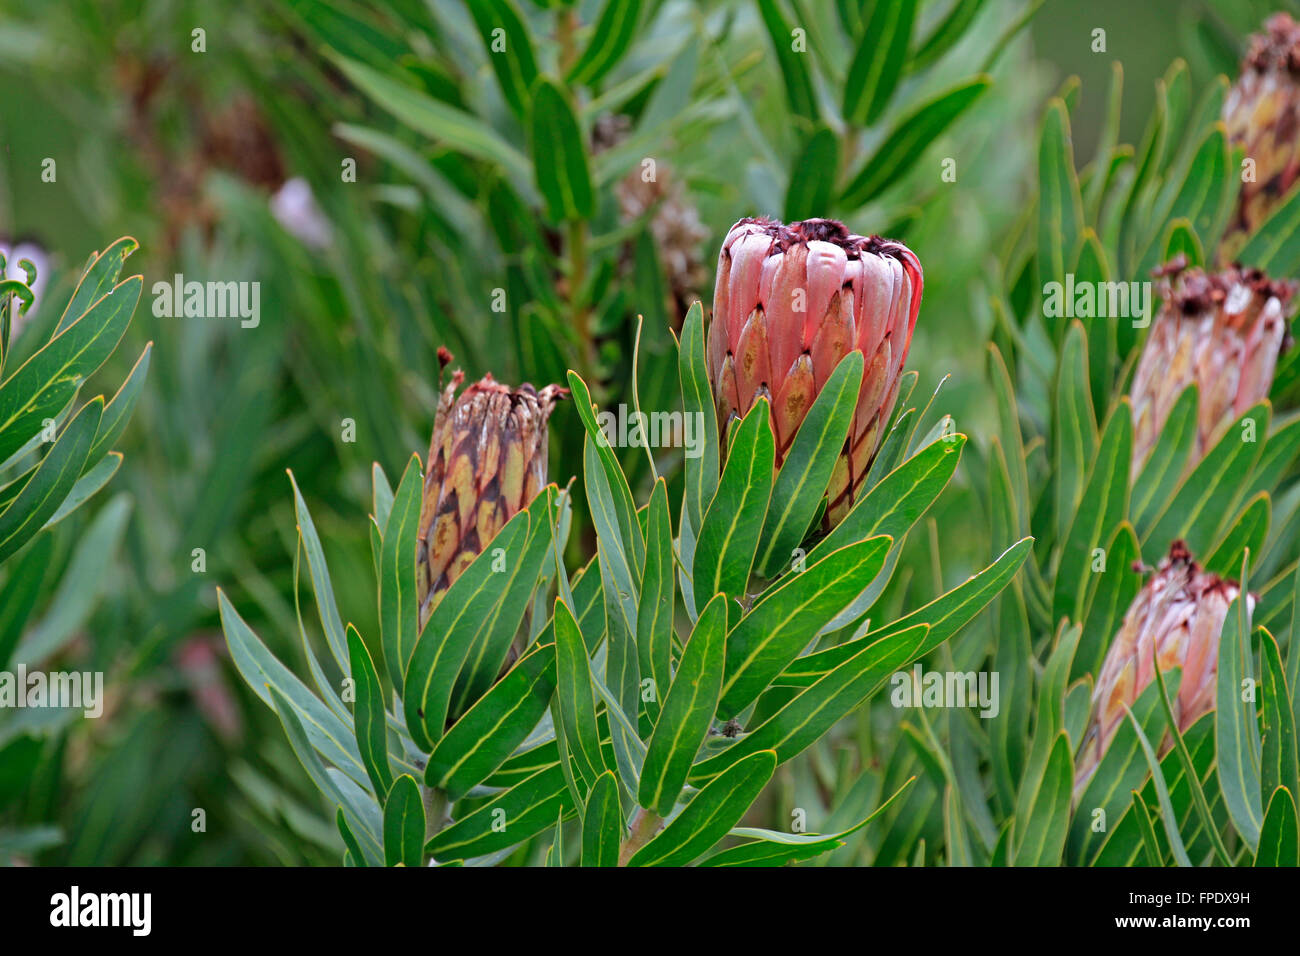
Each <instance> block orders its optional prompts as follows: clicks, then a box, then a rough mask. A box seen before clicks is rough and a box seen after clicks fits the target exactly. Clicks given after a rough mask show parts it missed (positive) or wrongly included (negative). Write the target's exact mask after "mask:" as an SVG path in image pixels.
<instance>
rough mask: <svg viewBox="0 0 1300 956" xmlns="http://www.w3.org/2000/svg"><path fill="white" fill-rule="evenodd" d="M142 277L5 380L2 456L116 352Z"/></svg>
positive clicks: (0, 410)
mask: <svg viewBox="0 0 1300 956" xmlns="http://www.w3.org/2000/svg"><path fill="white" fill-rule="evenodd" d="M142 283H143V280H142V279H141V278H140V276H133V277H132V278H130V279H127V280H126V281H125V282H122V283H120V284H119V285H118V286H116V287H115V288H114V289H113V290H112V291H111V292H109V293H108V294H107V295H105V296H103V298H101V299H99V300H98V301H96V302H95V303H94V305H93V306H91V307H90V308H89V309H88V310H87V311H86V313H85V314H84V315H82V316H81V317H80V318H79V319H77V320H76V321H74V322H73V323H72V324H71V325H69V326H68V327H67V328H66V329H64V330H63V331H62V332H61V333H60V334H58V335H56V336H55V337H54V338H52V339H51V340H50V341H49V343H48V344H46V345H45V346H44V347H43V348H41V350H40V351H38V352H37V353H36V354H35V355H33V356H32V357H31V358H29V359H28V360H27V361H26V362H24V363H23V364H22V366H21V367H20V368H18V370H17V371H15V372H14V373H13V374H12V375H10V376H9V377H8V378H7V379H6V380H5V381H4V382H3V384H0V461H5V460H7V459H8V458H9V456H10V455H12V454H13V453H14V452H15V451H17V450H18V449H19V448H21V447H22V446H23V445H24V444H25V443H26V442H27V441H28V440H29V439H31V438H32V437H33V436H35V435H37V434H38V433H39V432H40V430H41V428H42V427H44V421H45V419H47V418H55V417H56V416H57V415H58V414H59V412H61V411H62V410H63V409H64V408H65V407H66V406H67V405H68V403H69V402H71V401H72V399H73V396H75V395H76V394H77V391H78V390H79V389H80V388H81V384H82V382H84V381H85V380H86V379H87V378H89V377H90V374H91V373H92V372H94V371H95V370H96V369H98V368H99V367H100V365H102V364H103V363H104V361H105V360H106V359H107V358H108V357H109V356H110V355H111V354H112V353H113V350H114V349H115V348H116V347H117V343H118V342H119V341H121V338H122V335H123V334H124V333H125V332H126V327H127V325H129V324H130V322H131V315H132V313H133V312H134V311H135V306H136V303H137V302H138V301H139V299H140V287H141V285H142ZM98 401H99V411H97V412H96V413H95V417H96V419H97V420H98V418H99V416H100V414H102V411H103V399H102V398H100V399H99V400H98ZM87 404H89V403H87ZM85 408H86V406H82V411H83V412H84V410H85ZM92 438H93V435H92ZM90 447H91V446H89V445H88V446H87V448H86V452H87V455H84V456H83V457H82V465H84V462H85V460H86V458H87V457H88V453H89V451H90ZM80 473H81V472H80V470H78V472H77V474H78V475H79V474H80ZM74 480H75V476H74ZM47 517H48V515H47ZM38 527H39V525H38Z"/></svg>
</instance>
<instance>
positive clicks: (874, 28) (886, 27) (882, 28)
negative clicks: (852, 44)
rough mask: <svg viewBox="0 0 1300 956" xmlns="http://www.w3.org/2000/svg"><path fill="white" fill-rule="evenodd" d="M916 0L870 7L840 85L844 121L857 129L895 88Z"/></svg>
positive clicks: (878, 112) (878, 110)
mask: <svg viewBox="0 0 1300 956" xmlns="http://www.w3.org/2000/svg"><path fill="white" fill-rule="evenodd" d="M915 16H916V0H898V2H896V3H876V4H873V5H872V9H871V16H870V17H869V18H868V20H867V25H866V29H865V30H863V32H862V34H861V36H860V37H859V39H858V47H857V51H856V52H855V53H854V54H853V59H852V61H851V62H850V63H849V74H848V79H847V80H846V81H845V84H844V118H845V120H846V121H848V122H850V123H853V124H855V125H857V126H869V125H870V124H872V123H874V122H875V121H876V120H878V119H879V118H880V116H881V114H882V113H884V111H885V107H886V106H888V105H889V100H890V97H892V96H893V94H894V89H895V88H896V87H897V86H898V80H899V77H900V76H901V75H902V73H903V64H904V63H905V62H906V60H907V48H908V45H909V43H910V42H911V39H912V21H913V19H914V18H915Z"/></svg>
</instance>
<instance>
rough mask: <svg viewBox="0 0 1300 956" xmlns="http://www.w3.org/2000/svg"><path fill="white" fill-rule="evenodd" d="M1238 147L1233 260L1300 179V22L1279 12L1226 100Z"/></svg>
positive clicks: (1227, 240) (1229, 243) (1225, 247)
mask: <svg viewBox="0 0 1300 956" xmlns="http://www.w3.org/2000/svg"><path fill="white" fill-rule="evenodd" d="M1223 122H1224V125H1225V126H1226V127H1227V131H1228V138H1229V141H1230V143H1231V144H1232V145H1233V146H1240V147H1242V148H1243V149H1244V150H1245V156H1246V162H1247V164H1248V165H1247V166H1246V167H1245V169H1243V176H1242V184H1241V192H1240V194H1239V195H1238V198H1237V212H1236V215H1235V216H1234V218H1233V221H1232V223H1231V225H1230V226H1229V230H1228V233H1227V234H1226V235H1225V237H1224V239H1223V242H1222V244H1221V246H1220V261H1222V262H1225V263H1226V262H1230V261H1232V260H1233V259H1234V258H1235V257H1236V255H1237V253H1238V252H1240V251H1241V247H1242V246H1243V245H1244V244H1245V242H1246V240H1247V239H1248V238H1249V237H1250V236H1251V235H1252V234H1253V233H1254V232H1255V231H1256V230H1257V229H1258V228H1259V227H1260V225H1261V224H1262V223H1263V222H1264V221H1265V220H1266V219H1267V218H1268V216H1269V214H1270V213H1271V212H1272V211H1273V209H1274V208H1276V206H1277V204H1278V201H1279V200H1280V199H1281V198H1282V197H1283V196H1284V195H1285V194H1286V192H1287V191H1288V190H1289V189H1290V188H1291V186H1292V185H1293V184H1294V183H1295V181H1296V178H1297V176H1298V175H1300V24H1297V23H1296V22H1295V21H1294V20H1292V19H1291V17H1290V16H1288V15H1287V14H1285V13H1279V14H1276V15H1274V16H1273V17H1272V18H1270V19H1269V21H1268V23H1267V24H1265V32H1263V33H1261V34H1256V35H1255V36H1254V37H1252V38H1251V44H1250V50H1249V52H1248V53H1247V54H1246V59H1245V60H1244V61H1243V63H1242V65H1241V75H1240V76H1239V77H1238V78H1237V82H1236V84H1235V85H1234V86H1233V87H1232V89H1231V90H1230V91H1229V93H1228V96H1227V98H1226V99H1225V100H1224V102H1223Z"/></svg>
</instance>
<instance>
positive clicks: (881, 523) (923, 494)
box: [808, 434, 966, 561]
mask: <svg viewBox="0 0 1300 956" xmlns="http://www.w3.org/2000/svg"><path fill="white" fill-rule="evenodd" d="M965 447H966V436H965V435H961V434H949V435H946V436H945V437H944V438H941V439H939V440H938V441H934V442H931V443H930V444H928V445H926V446H925V447H924V448H922V449H921V450H920V451H918V452H917V453H916V454H915V455H913V456H912V457H911V458H909V459H907V460H906V461H905V462H903V463H902V464H901V465H899V466H898V467H897V468H895V469H894V470H893V471H891V472H890V473H889V474H888V475H886V476H885V477H884V478H882V479H881V481H880V483H879V484H877V485H876V486H875V487H874V488H872V489H871V490H870V491H869V492H867V494H866V495H864V496H863V497H862V498H861V499H860V500H859V501H858V502H857V503H856V504H854V506H853V508H852V510H851V511H849V513H848V514H847V515H845V516H844V520H843V521H841V522H840V523H839V524H838V525H836V526H835V528H834V529H833V530H832V531H831V533H830V534H828V535H827V536H826V537H825V538H823V539H822V540H821V541H819V542H817V546H816V547H814V548H813V549H812V551H811V552H810V553H809V556H808V557H809V560H810V561H819V560H821V559H822V557H824V556H825V555H827V554H829V553H830V552H832V551H835V550H838V549H839V548H842V547H844V546H846V545H849V544H854V543H856V542H859V541H865V540H866V539H867V538H871V537H874V536H876V535H882V534H887V535H889V536H890V537H892V538H893V539H894V540H895V541H901V540H902V539H903V536H904V535H905V534H907V532H908V531H909V530H910V529H911V527H912V526H913V525H914V524H916V522H917V521H918V520H919V519H920V517H921V515H923V514H925V512H926V510H927V509H929V507H930V505H932V504H933V503H934V502H935V500H936V499H937V498H938V497H939V494H940V493H941V492H942V491H943V489H944V488H945V487H947V484H948V480H949V479H950V478H951V477H952V475H953V472H954V471H956V470H957V463H958V462H959V461H961V453H962V449H963V448H965Z"/></svg>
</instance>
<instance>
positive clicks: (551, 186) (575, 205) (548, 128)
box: [528, 76, 596, 222]
mask: <svg viewBox="0 0 1300 956" xmlns="http://www.w3.org/2000/svg"><path fill="white" fill-rule="evenodd" d="M528 139H529V144H530V146H531V150H532V157H533V171H534V173H535V174H536V178H537V189H538V192H540V193H541V194H542V196H543V197H544V198H545V199H546V208H547V212H548V214H549V216H550V218H551V220H552V221H553V222H561V221H565V220H576V219H590V218H591V216H592V214H593V213H594V212H595V209H596V198H595V193H594V191H593V189H592V185H591V170H590V168H589V167H588V164H587V150H586V146H585V144H584V140H583V138H582V130H580V129H579V128H578V119H577V117H576V116H575V115H574V113H573V107H571V106H570V105H569V101H568V100H567V99H566V98H565V95H564V92H563V91H562V90H561V89H560V88H559V87H558V86H557V85H556V84H555V83H554V82H552V81H551V80H549V79H547V78H546V77H545V76H543V77H539V78H538V80H537V83H536V85H535V86H534V88H533V102H532V108H531V109H530V110H529V115H528Z"/></svg>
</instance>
